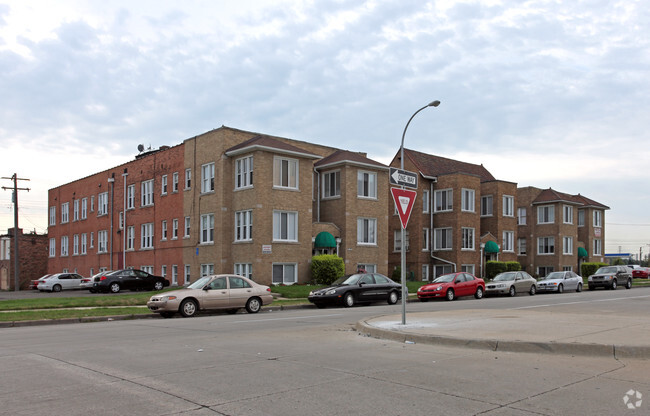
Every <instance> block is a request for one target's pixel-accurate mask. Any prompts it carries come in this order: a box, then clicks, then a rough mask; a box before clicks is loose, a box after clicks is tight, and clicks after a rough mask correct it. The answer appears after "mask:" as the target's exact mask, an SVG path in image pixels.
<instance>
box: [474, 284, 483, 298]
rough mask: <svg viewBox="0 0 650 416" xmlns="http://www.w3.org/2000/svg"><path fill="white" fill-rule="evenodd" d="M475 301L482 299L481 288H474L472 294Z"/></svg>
mask: <svg viewBox="0 0 650 416" xmlns="http://www.w3.org/2000/svg"><path fill="white" fill-rule="evenodd" d="M474 297H475V298H476V299H483V288H482V287H481V286H479V287H477V288H476V293H474Z"/></svg>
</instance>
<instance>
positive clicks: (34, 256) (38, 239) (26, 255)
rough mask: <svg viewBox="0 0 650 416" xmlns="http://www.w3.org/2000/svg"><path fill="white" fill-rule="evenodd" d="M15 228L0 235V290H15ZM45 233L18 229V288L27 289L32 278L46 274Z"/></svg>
mask: <svg viewBox="0 0 650 416" xmlns="http://www.w3.org/2000/svg"><path fill="white" fill-rule="evenodd" d="M14 233H15V228H10V229H9V230H8V232H7V234H4V235H0V290H15V287H16V286H15V280H16V279H15V272H14V267H15V262H14V241H15V240H14V238H15V234H14ZM47 250H48V239H47V234H36V232H32V233H28V234H23V230H22V229H21V228H19V229H18V257H19V261H18V265H19V275H18V282H19V289H27V288H28V287H29V282H30V280H32V279H38V278H39V277H41V276H43V275H45V274H47Z"/></svg>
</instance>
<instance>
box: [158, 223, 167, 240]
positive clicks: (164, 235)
mask: <svg viewBox="0 0 650 416" xmlns="http://www.w3.org/2000/svg"><path fill="white" fill-rule="evenodd" d="M160 231H161V232H160V233H161V234H162V238H161V239H162V240H163V241H164V240H167V220H163V221H162V223H161V224H160Z"/></svg>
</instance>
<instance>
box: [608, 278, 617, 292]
mask: <svg viewBox="0 0 650 416" xmlns="http://www.w3.org/2000/svg"><path fill="white" fill-rule="evenodd" d="M617 287H618V283H616V279H614V280H612V285H611V286H610V287H609V288H610V289H612V290H616V288H617Z"/></svg>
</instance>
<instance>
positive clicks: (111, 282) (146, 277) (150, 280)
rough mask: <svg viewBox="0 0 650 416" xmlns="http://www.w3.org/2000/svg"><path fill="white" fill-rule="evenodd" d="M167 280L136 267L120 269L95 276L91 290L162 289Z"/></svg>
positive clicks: (113, 291)
mask: <svg viewBox="0 0 650 416" xmlns="http://www.w3.org/2000/svg"><path fill="white" fill-rule="evenodd" d="M167 286H169V280H167V279H165V278H164V277H161V276H154V275H152V274H149V273H147V272H144V271H142V270H137V269H122V270H116V271H114V272H112V273H108V274H101V275H100V276H96V277H95V278H94V281H93V287H92V288H91V290H95V291H96V292H111V293H118V292H119V291H121V290H162V289H163V288H164V287H167Z"/></svg>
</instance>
